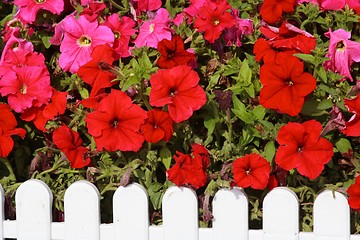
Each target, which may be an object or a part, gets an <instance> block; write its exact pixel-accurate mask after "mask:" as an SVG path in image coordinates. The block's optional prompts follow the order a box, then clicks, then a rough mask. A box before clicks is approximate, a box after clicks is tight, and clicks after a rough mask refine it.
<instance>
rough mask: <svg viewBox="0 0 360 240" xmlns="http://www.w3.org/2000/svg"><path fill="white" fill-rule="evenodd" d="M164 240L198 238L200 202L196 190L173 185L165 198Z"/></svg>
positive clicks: (163, 204)
mask: <svg viewBox="0 0 360 240" xmlns="http://www.w3.org/2000/svg"><path fill="white" fill-rule="evenodd" d="M162 209H163V229H164V239H163V240H184V239H186V240H198V236H199V230H198V202H197V197H196V194H195V192H194V191H193V190H192V189H190V188H186V187H180V188H179V187H175V186H172V187H170V188H169V189H167V190H166V192H165V194H164V197H163V200H162Z"/></svg>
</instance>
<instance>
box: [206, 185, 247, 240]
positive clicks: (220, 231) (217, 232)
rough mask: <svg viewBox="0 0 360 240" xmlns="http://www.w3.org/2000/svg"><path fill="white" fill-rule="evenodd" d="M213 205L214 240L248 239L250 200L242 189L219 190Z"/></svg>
mask: <svg viewBox="0 0 360 240" xmlns="http://www.w3.org/2000/svg"><path fill="white" fill-rule="evenodd" d="M212 206H213V216H214V219H213V233H214V237H213V239H214V240H222V239H226V240H238V239H248V235H249V218H248V215H249V214H248V200H247V197H246V194H245V193H244V192H243V191H242V190H241V189H239V188H234V189H232V190H230V189H221V190H219V191H218V192H217V193H216V194H215V197H214V200H213V205H212Z"/></svg>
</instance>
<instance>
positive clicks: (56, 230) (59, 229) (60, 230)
mask: <svg viewBox="0 0 360 240" xmlns="http://www.w3.org/2000/svg"><path fill="white" fill-rule="evenodd" d="M65 231H66V228H65V223H64V222H53V223H51V240H62V239H65Z"/></svg>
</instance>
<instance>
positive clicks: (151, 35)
mask: <svg viewBox="0 0 360 240" xmlns="http://www.w3.org/2000/svg"><path fill="white" fill-rule="evenodd" d="M169 23H170V15H169V12H168V11H167V10H166V9H165V8H160V9H159V10H157V12H156V16H155V17H154V19H152V20H149V21H144V22H143V24H142V25H141V26H140V32H139V35H138V36H137V37H136V39H135V41H134V43H135V46H136V47H138V48H140V47H143V46H148V47H153V48H157V45H158V43H159V42H160V41H161V40H163V39H168V40H170V39H171V31H170V27H169Z"/></svg>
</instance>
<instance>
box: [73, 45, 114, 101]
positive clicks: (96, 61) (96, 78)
mask: <svg viewBox="0 0 360 240" xmlns="http://www.w3.org/2000/svg"><path fill="white" fill-rule="evenodd" d="M112 54H113V50H112V48H111V47H110V46H109V45H108V44H105V45H100V46H97V47H95V49H94V51H93V52H92V54H91V58H92V60H91V61H90V62H88V63H86V64H85V65H82V66H81V67H80V68H79V70H78V72H77V74H78V75H79V77H81V78H82V79H83V80H84V82H86V83H88V84H90V85H91V86H92V90H91V93H90V97H93V96H96V95H97V93H98V92H99V90H100V89H103V88H107V87H111V86H112V85H114V83H113V82H111V80H113V79H114V78H115V75H114V74H112V73H110V72H108V71H104V69H103V67H102V65H103V64H105V65H111V64H112V63H113V61H114V58H113V57H112Z"/></svg>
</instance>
